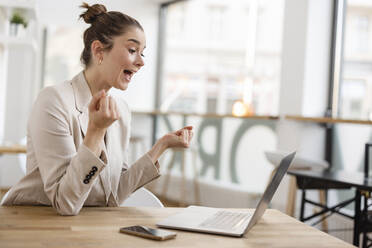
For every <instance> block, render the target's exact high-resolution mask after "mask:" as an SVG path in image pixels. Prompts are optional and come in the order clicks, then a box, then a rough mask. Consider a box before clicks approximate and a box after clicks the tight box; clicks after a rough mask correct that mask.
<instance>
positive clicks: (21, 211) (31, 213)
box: [0, 207, 353, 248]
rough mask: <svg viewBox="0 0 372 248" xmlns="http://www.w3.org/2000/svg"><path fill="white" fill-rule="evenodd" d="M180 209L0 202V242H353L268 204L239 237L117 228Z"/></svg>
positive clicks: (127, 244) (15, 244)
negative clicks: (69, 208) (73, 211)
mask: <svg viewBox="0 0 372 248" xmlns="http://www.w3.org/2000/svg"><path fill="white" fill-rule="evenodd" d="M180 210H182V209H181V208H130V207H126V208H124V207H121V208H93V207H92V208H83V210H82V211H81V212H80V214H79V215H78V216H59V215H57V214H56V212H55V211H54V210H53V209H52V208H50V207H0V220H1V221H0V247H51V248H53V247H115V248H117V247H194V248H197V247H202V248H208V247H213V248H216V247H236V248H238V247H296V248H299V247H353V246H352V245H350V244H348V243H346V242H344V241H341V240H339V239H337V238H334V237H332V236H330V235H328V234H326V233H323V232H321V231H319V230H317V229H315V228H312V227H309V226H307V225H306V224H303V223H301V222H299V221H297V220H296V219H294V218H292V217H289V216H287V215H285V214H283V213H281V212H279V211H277V210H272V209H269V210H267V211H266V212H265V214H264V216H263V217H262V219H261V220H260V221H259V222H258V223H257V224H256V226H254V227H253V228H252V229H251V230H250V231H249V232H248V233H247V234H246V235H245V237H243V238H234V237H224V236H219V235H211V234H201V233H193V232H185V231H175V232H177V237H176V238H175V239H173V240H167V241H153V240H147V239H143V238H139V237H134V236H130V235H126V234H121V233H119V228H120V227H124V226H131V225H146V226H149V227H155V223H156V222H158V221H159V220H162V219H163V218H165V217H167V216H169V215H171V214H175V213H177V212H179V211H180ZM247 211H252V210H247Z"/></svg>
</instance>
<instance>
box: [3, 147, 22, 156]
mask: <svg viewBox="0 0 372 248" xmlns="http://www.w3.org/2000/svg"><path fill="white" fill-rule="evenodd" d="M26 152H27V150H26V146H23V145H11V146H4V145H0V155H1V154H5V153H12V154H17V153H26Z"/></svg>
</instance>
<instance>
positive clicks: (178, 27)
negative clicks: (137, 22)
mask: <svg viewBox="0 0 372 248" xmlns="http://www.w3.org/2000/svg"><path fill="white" fill-rule="evenodd" d="M283 7H284V1H283V0H235V1H230V0H218V1H216V0H190V1H183V2H178V3H175V4H171V5H170V6H169V7H168V9H167V16H166V19H167V21H166V34H165V39H164V40H165V47H164V66H163V68H164V71H163V74H162V75H163V78H162V92H161V97H160V99H161V103H160V109H161V110H162V111H182V112H193V113H218V114H231V113H232V109H233V105H234V104H236V103H238V102H240V103H243V104H244V106H245V110H246V111H249V113H251V114H252V113H255V114H262V115H264V114H268V115H269V114H271V115H276V114H277V113H278V92H279V80H280V66H281V47H282V46H281V40H282V23H283Z"/></svg>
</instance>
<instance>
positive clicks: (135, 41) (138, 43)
mask: <svg viewBox="0 0 372 248" xmlns="http://www.w3.org/2000/svg"><path fill="white" fill-rule="evenodd" d="M128 41H131V42H134V43H136V44H137V45H139V46H140V45H141V42H139V41H138V40H136V39H133V38H131V39H128ZM144 48H146V47H144Z"/></svg>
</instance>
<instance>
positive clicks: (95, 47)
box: [90, 40, 104, 64]
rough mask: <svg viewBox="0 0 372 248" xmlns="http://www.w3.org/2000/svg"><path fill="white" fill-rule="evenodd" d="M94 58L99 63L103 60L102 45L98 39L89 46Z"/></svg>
mask: <svg viewBox="0 0 372 248" xmlns="http://www.w3.org/2000/svg"><path fill="white" fill-rule="evenodd" d="M90 49H91V52H92V55H93V58H94V60H95V61H96V62H97V63H98V64H100V63H102V60H103V51H104V46H103V44H102V42H100V41H99V40H94V41H93V42H92V44H91V46H90Z"/></svg>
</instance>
